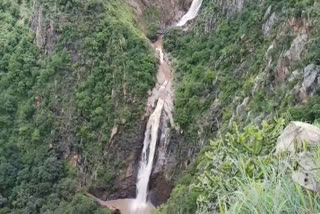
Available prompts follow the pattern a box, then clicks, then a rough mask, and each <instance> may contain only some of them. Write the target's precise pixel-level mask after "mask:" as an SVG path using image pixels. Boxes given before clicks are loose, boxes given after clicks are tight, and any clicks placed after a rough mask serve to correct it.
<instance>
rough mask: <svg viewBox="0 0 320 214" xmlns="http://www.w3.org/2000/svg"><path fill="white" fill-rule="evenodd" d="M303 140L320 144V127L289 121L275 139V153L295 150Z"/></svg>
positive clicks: (312, 143)
mask: <svg viewBox="0 0 320 214" xmlns="http://www.w3.org/2000/svg"><path fill="white" fill-rule="evenodd" d="M303 142H306V143H308V144H311V145H315V144H318V145H319V144H320V129H319V128H318V127H315V126H313V125H311V124H308V123H303V122H291V123H290V124H289V125H288V126H287V127H286V128H285V130H284V131H283V132H282V134H281V135H280V137H279V138H278V140H277V145H276V153H281V152H286V151H289V152H292V153H294V152H295V149H296V148H301V146H302V144H303Z"/></svg>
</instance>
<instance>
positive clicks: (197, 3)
mask: <svg viewBox="0 0 320 214" xmlns="http://www.w3.org/2000/svg"><path fill="white" fill-rule="evenodd" d="M202 1H203V0H193V1H192V4H191V7H190V9H189V11H188V12H187V13H186V14H185V15H184V16H183V17H182V18H181V19H180V21H179V22H178V24H177V26H179V27H182V26H183V25H185V24H186V23H187V22H188V21H189V20H192V19H194V18H195V17H196V16H197V15H198V12H199V10H200V7H201V5H202Z"/></svg>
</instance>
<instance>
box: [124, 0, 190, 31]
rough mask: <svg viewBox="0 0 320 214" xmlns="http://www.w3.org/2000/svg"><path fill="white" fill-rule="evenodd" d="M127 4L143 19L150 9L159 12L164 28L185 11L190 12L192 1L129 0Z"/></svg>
mask: <svg viewBox="0 0 320 214" xmlns="http://www.w3.org/2000/svg"><path fill="white" fill-rule="evenodd" d="M127 2H128V4H129V5H130V6H131V7H132V8H133V9H134V10H135V11H136V14H137V16H138V17H142V16H143V15H144V12H145V11H146V10H148V9H153V8H155V9H157V10H159V14H160V17H159V18H160V20H159V21H160V22H161V24H162V28H164V27H165V26H166V25H170V24H172V23H173V22H175V21H177V20H178V19H179V18H180V17H181V16H182V15H183V10H184V11H186V10H188V8H189V6H190V4H191V3H192V0H184V1H179V0H157V1H150V0H127Z"/></svg>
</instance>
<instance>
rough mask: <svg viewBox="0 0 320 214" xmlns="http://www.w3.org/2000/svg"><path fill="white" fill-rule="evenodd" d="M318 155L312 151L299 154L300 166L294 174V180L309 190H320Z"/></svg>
mask: <svg viewBox="0 0 320 214" xmlns="http://www.w3.org/2000/svg"><path fill="white" fill-rule="evenodd" d="M316 160H317V157H315V154H314V153H312V152H302V153H300V154H298V158H297V163H298V168H297V170H296V171H295V172H293V174H292V180H293V181H294V182H296V183H297V184H299V185H301V186H303V187H304V188H306V189H308V190H312V191H314V192H320V183H319V176H318V175H319V171H320V170H319V163H318V164H317V162H316Z"/></svg>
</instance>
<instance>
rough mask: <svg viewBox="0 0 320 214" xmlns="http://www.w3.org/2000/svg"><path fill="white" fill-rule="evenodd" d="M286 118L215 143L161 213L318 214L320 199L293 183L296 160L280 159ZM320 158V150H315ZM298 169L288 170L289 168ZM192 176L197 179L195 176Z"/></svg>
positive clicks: (247, 129)
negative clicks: (278, 144) (277, 148)
mask: <svg viewBox="0 0 320 214" xmlns="http://www.w3.org/2000/svg"><path fill="white" fill-rule="evenodd" d="M285 125H286V122H285V120H284V119H274V120H272V121H270V123H267V122H265V121H264V122H263V123H262V124H261V128H259V127H258V126H253V125H248V126H246V127H245V128H244V129H243V130H242V131H240V130H238V127H237V125H236V124H234V127H233V131H231V132H229V133H227V134H226V135H225V136H224V137H221V138H217V139H216V140H214V141H211V143H210V146H209V147H208V148H206V149H205V151H204V153H203V154H202V155H200V157H199V158H198V159H197V163H196V164H195V165H194V166H193V168H194V169H193V171H196V173H191V174H187V175H185V176H184V178H183V179H182V180H181V181H180V184H179V185H178V186H177V187H176V188H175V189H174V191H173V193H172V194H171V197H170V199H169V201H168V203H167V204H166V205H164V206H162V207H161V208H160V210H159V212H160V213H170V214H171V213H172V214H173V213H215V212H219V213H283V212H288V213H318V212H319V211H320V203H319V199H320V196H319V194H317V193H312V192H309V191H306V190H304V189H302V187H300V186H299V185H296V184H294V183H293V182H292V179H291V177H290V173H291V172H292V168H293V166H294V165H295V160H296V159H295V157H294V156H289V157H286V156H275V155H274V154H273V153H274V148H275V143H276V140H277V138H278V136H279V135H280V133H281V132H282V130H283V129H284V127H285ZM315 151H316V153H318V155H317V156H318V157H320V156H319V151H320V150H319V149H318V150H315ZM290 165H291V166H292V167H288V166H290ZM190 176H192V177H190Z"/></svg>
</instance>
